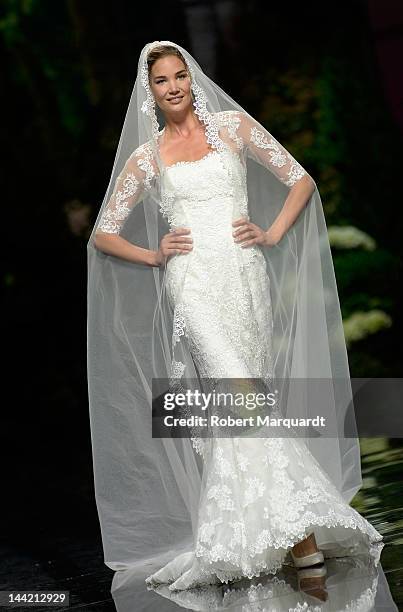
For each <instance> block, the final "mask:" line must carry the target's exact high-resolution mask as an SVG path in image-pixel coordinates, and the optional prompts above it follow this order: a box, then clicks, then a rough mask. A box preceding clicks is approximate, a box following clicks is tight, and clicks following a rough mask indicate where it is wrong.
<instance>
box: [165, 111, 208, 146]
mask: <svg viewBox="0 0 403 612" xmlns="http://www.w3.org/2000/svg"><path fill="white" fill-rule="evenodd" d="M199 127H200V121H199V119H198V117H197V116H196V114H195V112H194V109H193V107H192V106H191V107H189V108H187V109H185V110H184V111H183V112H181V113H175V114H174V115H168V114H166V115H165V133H166V134H168V135H169V136H174V137H175V136H180V137H182V138H187V137H188V136H189V135H190V134H191V133H192V132H193V131H194V130H195V129H198V128H199Z"/></svg>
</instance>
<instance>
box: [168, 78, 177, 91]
mask: <svg viewBox="0 0 403 612" xmlns="http://www.w3.org/2000/svg"><path fill="white" fill-rule="evenodd" d="M178 91H179V86H178V83H177V82H176V81H175V80H172V81H170V82H169V93H171V94H175V93H178Z"/></svg>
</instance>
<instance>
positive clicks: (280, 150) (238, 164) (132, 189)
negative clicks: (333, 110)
mask: <svg viewBox="0 0 403 612" xmlns="http://www.w3.org/2000/svg"><path fill="white" fill-rule="evenodd" d="M214 118H215V119H216V121H217V125H218V135H217V138H216V141H217V142H216V143H215V145H216V146H215V150H212V151H211V152H210V153H208V154H207V155H206V156H204V157H203V158H202V159H200V160H196V161H194V162H192V161H190V162H188V161H180V162H177V163H175V164H172V165H171V166H167V167H165V168H164V171H163V176H162V177H161V175H160V172H159V169H158V165H157V162H156V160H155V157H154V153H153V148H152V146H151V143H150V142H148V143H145V144H143V145H141V146H140V147H138V148H137V149H136V150H135V151H134V152H133V153H132V154H131V155H130V157H129V158H128V160H127V161H126V164H125V166H124V168H123V170H122V171H121V173H120V174H119V176H118V178H117V179H116V183H115V187H114V190H113V193H112V196H111V198H110V199H109V202H108V204H107V205H106V206H105V208H104V210H103V211H102V214H101V216H100V219H99V222H98V225H97V228H96V231H97V232H103V233H115V234H119V233H120V232H121V230H122V228H123V225H124V223H125V221H126V219H127V217H128V216H129V214H130V212H131V210H132V209H133V207H134V206H135V205H137V204H138V203H139V202H141V201H142V200H143V198H144V197H145V195H146V194H147V192H148V191H149V190H150V189H152V187H153V186H154V185H155V183H156V181H158V180H161V179H162V180H163V182H165V183H167V184H169V177H170V176H175V185H174V186H172V188H169V186H168V187H167V188H164V189H163V190H162V197H161V201H160V211H161V213H162V214H163V215H164V216H165V218H166V219H167V221H168V223H169V224H172V223H173V221H174V219H173V217H172V215H173V206H172V205H173V202H174V200H175V199H178V200H180V201H182V203H184V201H185V200H186V201H188V202H196V201H199V202H203V201H205V200H206V199H210V198H211V197H229V196H232V197H237V198H239V210H238V211H236V210H234V214H235V213H237V212H239V213H241V214H243V215H246V214H247V193H246V158H247V157H251V158H252V159H254V160H255V161H257V162H258V163H259V164H261V165H262V166H264V167H265V168H267V170H268V171H270V172H272V173H273V174H275V176H276V177H277V178H278V179H279V180H280V181H281V182H282V183H284V184H285V185H286V186H287V187H289V188H291V187H292V186H293V185H295V183H296V182H297V181H298V180H300V179H301V178H302V177H303V176H304V175H306V174H307V173H306V171H305V170H304V169H303V168H302V166H301V165H300V164H299V163H298V162H297V161H296V160H295V159H294V157H292V155H291V154H290V153H289V152H288V151H287V150H286V149H285V148H284V147H283V146H282V145H281V144H280V143H279V142H278V141H277V140H276V139H275V138H274V137H273V136H272V135H271V134H270V133H269V132H268V131H267V130H266V129H265V128H264V127H263V126H262V125H260V124H259V123H258V122H256V121H255V120H253V119H252V118H251V117H249V116H248V115H247V114H246V113H243V112H238V111H223V112H220V113H216V114H215V115H214ZM219 155H221V164H222V162H224V164H223V165H221V166H218V165H217V163H216V162H217V161H218V160H219ZM225 162H227V163H225ZM199 166H203V171H204V173H205V174H204V180H203V182H202V183H200V184H199V186H198V187H196V186H195V184H194V182H192V180H191V177H192V175H193V172H194V171H196V169H197V168H198V167H199ZM219 167H220V168H221V171H219V172H218V173H217V169H218V168H219ZM184 168H185V169H186V171H185V173H184V172H183V169H184ZM188 179H189V180H190V182H189V181H188ZM238 216H239V215H238ZM234 218H235V217H234Z"/></svg>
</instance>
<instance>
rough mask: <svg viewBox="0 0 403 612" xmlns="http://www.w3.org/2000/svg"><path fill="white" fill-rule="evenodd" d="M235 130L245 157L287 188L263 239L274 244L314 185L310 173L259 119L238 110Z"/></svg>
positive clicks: (290, 222) (291, 222) (304, 203)
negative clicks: (263, 168) (237, 126)
mask: <svg viewBox="0 0 403 612" xmlns="http://www.w3.org/2000/svg"><path fill="white" fill-rule="evenodd" d="M239 118H240V123H239V130H238V133H239V135H240V136H241V138H242V141H243V145H244V147H245V148H246V153H247V155H248V156H249V157H251V158H252V159H254V160H255V161H257V162H258V163H259V164H261V165H262V166H264V167H265V168H267V169H268V170H270V171H271V172H272V173H273V174H274V175H275V176H276V177H277V178H278V179H279V180H280V181H281V182H282V183H284V184H285V185H287V187H289V188H290V190H289V193H288V195H287V198H286V200H285V202H284V206H283V208H282V210H281V211H280V213H279V215H278V216H277V218H276V219H275V221H274V223H273V224H272V225H271V226H270V228H268V229H267V230H266V232H265V233H266V237H267V242H266V244H267V245H269V246H271V245H273V244H277V242H279V241H280V240H281V238H282V237H283V236H284V234H285V233H286V232H287V231H288V229H289V228H290V227H291V226H292V225H293V224H294V222H295V220H296V219H297V218H298V216H299V214H300V212H301V211H302V209H303V208H304V207H305V206H306V204H307V202H308V201H309V198H310V197H311V195H312V193H313V192H314V191H315V189H316V184H315V182H314V180H313V179H312V177H311V176H310V175H309V174H308V173H307V172H306V171H305V170H304V168H303V167H302V166H301V165H300V164H299V163H298V162H297V161H296V159H294V157H293V156H292V155H291V154H290V153H289V152H288V151H287V150H286V149H285V148H284V147H283V146H282V145H281V144H280V143H279V142H278V141H277V140H276V139H275V138H273V136H272V135H271V134H270V133H269V132H268V131H267V130H266V129H265V128H264V127H263V126H262V125H260V124H259V123H257V122H256V121H254V120H253V119H251V118H250V117H248V116H247V115H246V114H243V113H240V114H239Z"/></svg>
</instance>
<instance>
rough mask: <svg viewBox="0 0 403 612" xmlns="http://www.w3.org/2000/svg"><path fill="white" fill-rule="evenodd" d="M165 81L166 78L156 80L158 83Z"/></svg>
mask: <svg viewBox="0 0 403 612" xmlns="http://www.w3.org/2000/svg"><path fill="white" fill-rule="evenodd" d="M164 81H165V79H159V80H158V81H155V82H156V84H157V85H159V84H160V83H163V82H164Z"/></svg>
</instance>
